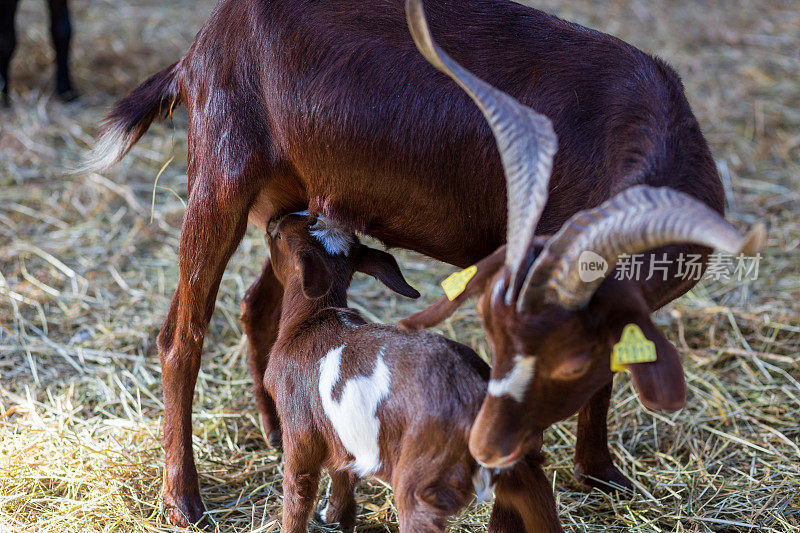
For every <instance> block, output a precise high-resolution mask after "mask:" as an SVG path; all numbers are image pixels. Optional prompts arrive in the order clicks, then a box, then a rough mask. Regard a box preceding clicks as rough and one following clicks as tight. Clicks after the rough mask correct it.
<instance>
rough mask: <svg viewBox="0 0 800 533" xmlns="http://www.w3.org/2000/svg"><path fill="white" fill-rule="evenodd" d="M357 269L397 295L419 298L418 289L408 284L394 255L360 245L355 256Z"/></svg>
mask: <svg viewBox="0 0 800 533" xmlns="http://www.w3.org/2000/svg"><path fill="white" fill-rule="evenodd" d="M355 269H356V270H357V271H358V272H363V273H364V274H367V275H368V276H372V277H373V278H375V279H377V280H378V281H380V282H381V283H383V284H384V285H386V286H387V287H389V288H390V289H392V290H393V291H394V292H396V293H397V294H401V295H403V296H406V297H408V298H419V292H418V291H417V289H415V288H414V287H412V286H411V285H409V284H408V282H407V281H406V279H405V278H404V277H403V273H402V272H401V271H400V267H399V266H398V265H397V261H395V258H394V257H393V256H392V254H390V253H387V252H383V251H381V250H376V249H374V248H370V247H368V246H364V245H363V244H361V245H359V247H358V251H357V252H356V256H355Z"/></svg>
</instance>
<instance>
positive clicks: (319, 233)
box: [311, 215, 353, 255]
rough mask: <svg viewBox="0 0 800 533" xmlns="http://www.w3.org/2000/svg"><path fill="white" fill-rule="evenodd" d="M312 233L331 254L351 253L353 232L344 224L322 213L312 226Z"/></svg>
mask: <svg viewBox="0 0 800 533" xmlns="http://www.w3.org/2000/svg"><path fill="white" fill-rule="evenodd" d="M311 235H312V236H313V237H314V238H315V239H317V240H318V241H319V242H320V244H322V246H323V247H324V248H325V251H326V252H328V253H329V254H331V255H338V254H344V255H347V254H348V253H350V246H351V245H352V244H353V232H352V231H351V230H350V229H349V228H348V227H347V226H345V225H344V224H341V223H339V222H337V221H335V220H333V219H330V218H328V217H325V216H322V215H320V216H319V217H318V218H317V221H316V222H315V223H314V225H313V226H311Z"/></svg>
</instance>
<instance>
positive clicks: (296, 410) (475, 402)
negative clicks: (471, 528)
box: [264, 214, 561, 533]
mask: <svg viewBox="0 0 800 533" xmlns="http://www.w3.org/2000/svg"><path fill="white" fill-rule="evenodd" d="M268 235H269V234H268ZM268 240H269V248H270V257H271V259H272V268H273V271H274V273H275V277H276V278H277V279H278V281H279V283H280V284H281V285H282V286H283V288H284V291H283V306H282V310H281V314H280V327H279V329H278V336H277V340H276V341H275V344H274V345H273V347H272V351H271V352H270V356H269V363H268V364H267V368H266V372H265V374H264V384H265V387H266V389H267V391H268V392H269V393H270V394H271V395H272V398H274V400H275V403H276V405H277V410H278V414H279V415H280V417H281V420H282V421H283V425H282V432H283V445H284V469H283V489H284V490H283V499H284V504H283V526H282V531H288V532H303V531H306V529H307V527H308V520H309V515H310V513H311V510H312V507H313V505H314V502H315V501H316V496H317V489H318V484H319V476H320V470H321V468H322V467H325V468H327V469H328V472H329V473H330V476H331V486H330V492H329V495H328V501H327V505H326V506H325V509H324V510H323V511H322V513H321V521H322V522H325V523H328V524H332V523H337V524H339V526H340V527H342V528H343V529H351V528H352V527H353V525H354V521H355V515H356V503H355V500H354V494H353V491H354V489H355V486H356V484H357V482H358V479H359V478H360V477H362V476H376V477H378V478H380V479H382V480H384V481H387V482H389V483H391V485H392V487H393V488H394V491H395V502H396V505H397V512H398V515H399V521H400V531H402V532H409V533H410V532H414V533H419V532H428V531H430V532H433V531H444V530H445V527H446V525H447V520H448V518H449V517H451V516H452V515H453V514H455V513H456V512H458V511H459V510H460V509H462V508H463V507H464V506H465V505H466V504H467V503H469V501H470V500H471V499H472V497H473V494H475V493H477V494H478V497H479V499H481V497H486V496H487V495H489V493H490V492H491V490H492V489H493V488H496V494H497V499H496V503H495V506H494V509H493V511H492V515H491V518H490V520H489V526H488V530H489V531H494V532H500V531H503V532H508V533H518V532H521V531H529V532H537V533H539V532H555V531H561V527H560V526H559V522H558V516H557V514H556V507H555V499H554V498H553V495H552V492H551V489H550V486H549V484H548V481H547V478H546V477H545V475H544V472H543V471H542V469H541V466H540V461H539V459H538V457H539V456H538V450H537V451H534V452H533V453H531V454H529V455H528V457H527V458H525V460H523V461H521V462H519V463H518V465H517V466H516V467H514V468H511V469H508V470H504V471H503V472H501V473H495V472H493V471H491V470H489V469H486V468H484V467H481V466H479V465H478V464H477V463H476V462H475V460H474V459H473V458H472V457H471V456H470V454H469V451H468V449H467V442H468V435H469V430H470V427H471V425H472V422H473V421H474V420H475V415H476V414H477V412H478V409H479V408H480V404H481V401H482V400H483V397H484V395H485V394H486V381H487V379H488V376H489V367H488V366H487V365H486V363H484V362H483V361H482V360H481V359H480V357H478V355H477V354H476V353H475V352H473V351H472V350H471V349H470V348H468V347H467V346H464V345H462V344H459V343H457V342H454V341H451V340H449V339H446V338H444V337H441V336H439V335H433V334H429V333H425V332H418V333H406V332H402V331H399V330H398V329H397V328H395V327H391V326H384V325H378V324H368V323H366V322H365V321H364V319H363V318H362V317H361V315H360V314H359V313H357V312H355V311H353V310H351V309H349V308H347V288H348V286H349V285H350V280H351V278H352V276H353V273H354V272H356V271H361V272H365V273H367V274H370V275H372V276H374V277H375V278H377V279H378V280H380V281H381V282H383V283H384V284H385V285H386V286H387V287H389V288H390V289H392V290H393V291H395V292H397V293H399V294H402V295H404V296H409V297H412V298H416V297H418V296H419V293H418V292H417V291H416V290H414V289H413V288H412V287H411V286H409V285H408V283H406V281H405V280H404V279H403V275H402V273H401V272H400V269H399V267H398V266H397V262H395V260H394V258H393V257H392V256H391V255H389V254H388V253H386V252H382V251H379V250H374V249H372V248H368V247H366V246H364V245H362V244H361V243H359V242H358V240H357V239H356V238H355V237H354V235H353V233H352V232H351V231H350V230H349V229H346V228H343V227H342V226H341V225H340V224H338V223H336V222H333V221H331V220H327V219H325V218H323V217H319V218H318V217H317V216H315V215H307V214H292V215H288V216H286V217H284V218H283V219H282V220H281V221H280V222H279V223H278V225H277V228H276V230H275V232H274V234H273V235H272V236H271V237H268Z"/></svg>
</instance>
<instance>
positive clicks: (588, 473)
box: [574, 464, 633, 494]
mask: <svg viewBox="0 0 800 533" xmlns="http://www.w3.org/2000/svg"><path fill="white" fill-rule="evenodd" d="M574 472H575V479H577V480H578V481H579V482H580V483H581V484H582V485H584V486H585V487H587V488H593V489H598V490H601V491H603V492H606V493H609V494H615V493H620V492H622V493H633V484H632V483H631V481H630V480H629V479H628V478H627V477H625V476H624V475H623V474H622V472H620V471H619V470H618V469H617V467H616V466H614V465H608V466H605V467H599V468H592V469H584V468H583V467H582V466H581V465H579V464H577V465H575V471H574Z"/></svg>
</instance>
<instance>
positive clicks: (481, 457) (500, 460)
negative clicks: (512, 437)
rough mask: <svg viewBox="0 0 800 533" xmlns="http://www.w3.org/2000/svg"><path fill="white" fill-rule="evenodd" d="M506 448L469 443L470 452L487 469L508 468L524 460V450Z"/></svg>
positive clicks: (471, 441)
mask: <svg viewBox="0 0 800 533" xmlns="http://www.w3.org/2000/svg"><path fill="white" fill-rule="evenodd" d="M505 448H506V447H492V446H485V445H483V446H481V445H480V444H477V443H475V444H473V439H472V438H471V439H470V442H469V451H470V453H471V454H472V456H473V457H474V458H475V460H476V461H478V462H479V463H480V464H481V465H483V466H485V467H487V468H508V467H510V466H512V465H513V464H514V463H516V462H517V461H519V460H520V459H521V458H522V449H521V447H519V446H511V447H510V449H508V450H507V449H505Z"/></svg>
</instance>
